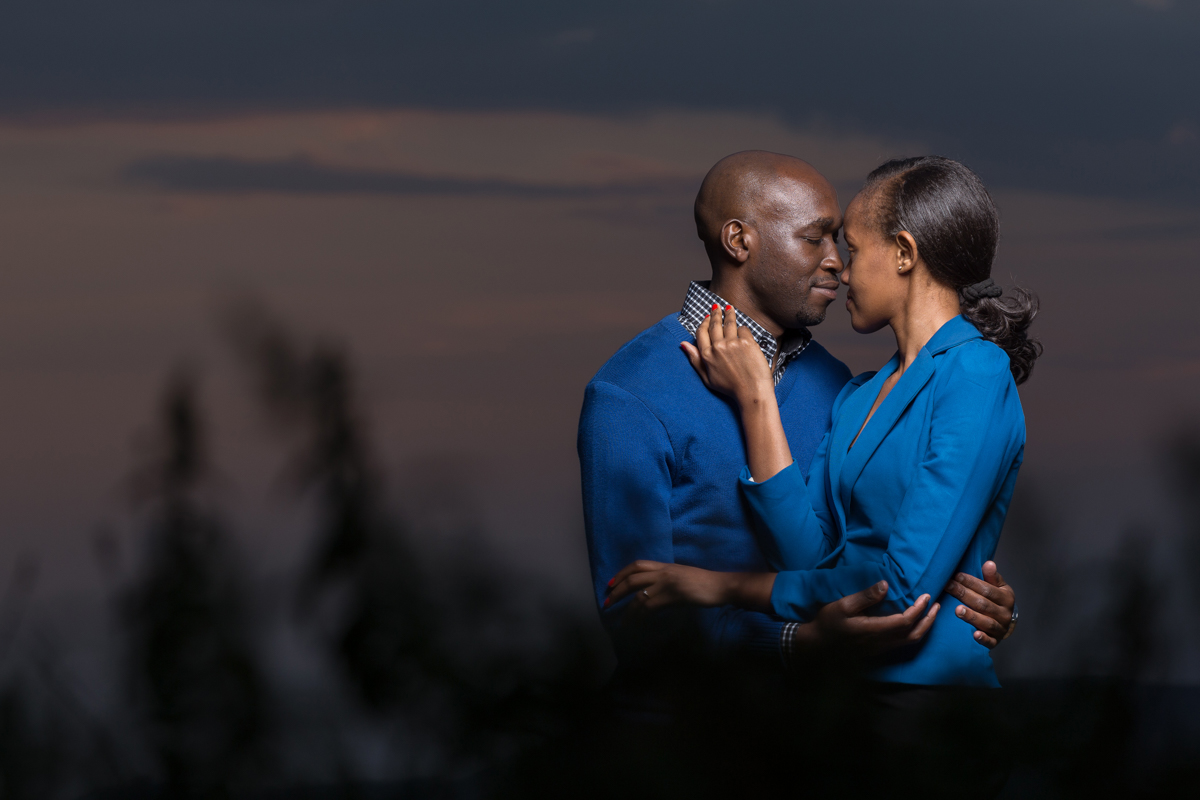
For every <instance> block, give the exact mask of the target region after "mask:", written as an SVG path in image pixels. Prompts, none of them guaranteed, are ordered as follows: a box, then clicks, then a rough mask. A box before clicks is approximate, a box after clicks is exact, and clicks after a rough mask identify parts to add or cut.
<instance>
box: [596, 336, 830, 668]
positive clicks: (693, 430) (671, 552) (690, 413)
mask: <svg viewBox="0 0 1200 800" xmlns="http://www.w3.org/2000/svg"><path fill="white" fill-rule="evenodd" d="M683 341H693V337H692V335H691V334H690V333H688V332H687V329H686V328H684V327H683V325H681V324H680V323H679V320H678V318H677V316H676V315H674V314H672V315H671V316H669V317H666V318H665V319H663V320H662V321H661V322H659V323H658V324H657V325H654V326H653V327H651V328H649V329H647V330H645V331H643V332H642V333H641V334H639V335H638V336H637V337H636V338H634V339H633V340H632V341H631V342H629V343H628V344H626V345H625V346H624V347H622V348H621V349H620V350H619V351H618V352H617V354H616V355H614V356H613V357H612V358H611V359H610V360H609V361H608V363H607V364H605V365H604V366H603V367H602V368H601V369H600V371H599V372H598V373H596V376H595V377H594V378H593V379H592V380H591V382H590V383H589V384H588V386H587V390H586V392H585V395H584V402H583V414H582V417H581V419H580V422H579V442H578V444H579V461H580V467H581V471H582V476H583V509H584V520H585V523H586V529H587V543H588V555H589V558H590V561H591V570H592V583H593V587H594V590H595V597H596V603H597V605H598V606H599V607H600V609H601V615H602V619H603V621H604V623H605V626H606V628H607V629H608V631H609V633H610V635H611V636H612V639H613V643H614V646H615V649H616V653H617V659H618V662H619V665H620V666H621V667H624V668H637V667H639V666H640V667H647V666H649V667H653V665H654V663H655V662H658V663H664V660H669V659H670V657H671V656H672V655H678V652H674V653H672V652H667V650H668V649H670V650H674V651H678V649H679V648H680V646H681V642H683V643H685V644H691V645H694V646H695V652H697V653H700V654H703V655H706V656H709V657H730V656H733V657H739V656H747V655H750V654H753V653H761V654H769V655H771V656H776V655H777V654H778V652H779V634H780V629H781V627H782V624H783V623H782V621H781V620H780V619H779V618H778V617H773V616H768V615H765V614H760V613H756V612H752V611H745V610H743V609H739V608H734V607H732V606H725V607H720V608H695V607H684V606H680V607H676V608H672V609H670V610H669V613H667V610H664V612H659V613H656V614H654V615H649V616H648V617H647V618H646V619H644V620H643V621H642V623H641V624H639V625H638V626H632V625H630V626H622V625H621V614H622V611H623V610H624V607H625V603H618V604H615V605H614V606H613V607H612V608H609V609H604V608H603V603H604V598H605V589H606V588H607V585H608V581H609V579H611V578H612V576H613V575H615V574H616V573H617V572H619V571H620V570H621V568H622V567H624V566H626V565H627V564H629V563H630V562H632V561H636V560H638V559H650V560H654V561H663V562H675V563H677V564H687V565H690V566H696V567H702V568H704V569H710V570H722V571H757V572H763V571H767V570H768V565H767V560H766V558H765V557H764V555H763V552H762V550H761V549H760V547H759V544H758V542H757V540H756V538H755V534H754V532H753V528H752V523H751V517H750V514H749V509H748V508H747V506H746V504H745V502H744V501H743V499H742V498H741V497H740V496H739V493H738V483H737V480H738V474H739V473H740V471H741V469H742V466H743V465H744V464H745V463H746V449H745V442H744V439H743V436H742V431H741V424H740V421H739V417H738V414H737V409H736V406H735V405H734V404H733V402H732V401H730V400H727V399H726V398H723V397H720V396H718V395H716V394H714V393H712V392H710V391H709V390H708V389H707V388H705V386H704V384H703V383H702V382H701V381H700V378H699V377H698V376H697V375H696V373H695V372H694V371H693V370H692V367H691V365H690V364H689V363H688V360H687V357H686V356H685V355H684V354H683V353H682V352H681V351H680V348H679V343H680V342H683ZM849 378H850V371H849V370H848V369H847V368H846V366H845V365H844V364H842V363H841V362H840V361H837V360H836V359H834V358H833V357H832V356H831V355H829V353H828V352H826V350H825V349H824V348H823V347H821V346H820V345H819V344H817V343H816V342H812V343H810V344H809V345H808V347H807V348H806V349H805V351H804V352H803V353H801V354H800V356H798V357H797V358H796V359H795V360H794V361H792V363H791V364H789V365H788V368H787V371H786V372H785V373H784V375H783V378H782V379H781V380H780V382H779V385H778V386H777V387H776V389H775V393H776V396H777V397H778V399H779V406H780V412H781V414H782V416H783V426H784V429H785V430H786V431H787V436H788V442H789V443H790V445H791V448H792V452H793V453H794V454H795V456H796V459H797V461H798V462H799V463H801V464H808V463H809V461H810V460H811V458H812V456H813V454H814V453H815V451H816V448H817V445H818V444H819V443H820V442H821V440H822V438H823V437H824V435H825V432H826V430H827V429H828V427H829V421H830V410H831V408H832V405H833V401H834V399H835V398H836V397H837V395H838V392H839V391H840V390H841V388H842V386H843V385H845V383H846V382H847V381H848V380H849Z"/></svg>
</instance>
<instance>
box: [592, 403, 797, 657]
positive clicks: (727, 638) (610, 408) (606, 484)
mask: <svg viewBox="0 0 1200 800" xmlns="http://www.w3.org/2000/svg"><path fill="white" fill-rule="evenodd" d="M578 449H579V462H580V472H581V477H582V479H583V512H584V525H585V529H586V533H587V545H588V561H589V564H590V567H591V576H592V588H593V595H594V597H595V600H596V605H597V607H598V608H599V610H600V615H601V619H602V621H603V623H604V626H605V628H606V629H607V630H608V632H609V635H610V637H611V638H612V641H613V645H614V648H615V649H616V651H617V657H618V659H620V660H621V661H622V663H625V664H633V663H637V662H642V661H644V660H646V659H657V658H659V657H664V658H666V657H671V658H675V657H679V656H680V655H683V654H685V652H686V653H694V652H695V651H696V650H697V649H698V650H700V651H702V652H703V653H704V654H705V655H708V656H717V657H720V656H730V655H747V654H751V653H760V654H770V655H772V656H777V655H778V653H779V637H780V633H781V630H782V627H783V622H782V621H781V620H779V619H777V618H774V617H771V616H769V615H767V614H762V613H758V612H753V611H746V610H744V609H739V608H735V607H733V606H722V607H718V608H697V607H693V606H679V607H673V608H671V609H665V610H664V611H663V612H662V613H656V614H652V615H646V616H645V617H643V618H642V619H640V620H639V621H638V624H637V625H636V626H633V625H622V624H621V623H622V615H623V612H624V610H625V608H626V606H627V605H628V601H627V600H626V601H622V602H620V603H617V604H615V605H614V606H611V607H609V608H605V607H604V599H605V597H606V596H607V594H606V590H607V588H608V581H609V580H610V579H611V578H612V577H613V576H614V575H616V574H617V573H618V572H620V571H621V569H622V568H623V567H625V566H626V565H627V564H629V563H630V562H632V561H636V560H638V559H648V560H652V561H662V562H674V560H675V554H674V546H673V525H672V522H671V487H672V473H673V471H674V469H675V455H674V450H673V449H672V446H671V441H670V439H669V438H668V436H667V432H666V429H665V428H664V427H663V424H662V422H661V421H660V420H659V419H658V417H656V416H655V415H654V414H653V413H652V412H651V411H650V410H649V409H648V408H647V407H646V406H645V404H644V403H642V401H641V400H639V399H638V398H637V397H635V396H634V395H632V394H630V393H629V392H627V391H625V390H624V389H622V388H620V387H618V386H615V385H613V384H610V383H605V382H602V381H593V382H592V383H590V384H589V385H588V388H587V391H586V393H585V395H584V403H583V413H582V415H581V418H580V423H579V440H578ZM668 651H671V652H668Z"/></svg>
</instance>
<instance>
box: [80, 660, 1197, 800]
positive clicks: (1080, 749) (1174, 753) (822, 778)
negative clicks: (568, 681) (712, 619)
mask: <svg viewBox="0 0 1200 800" xmlns="http://www.w3.org/2000/svg"><path fill="white" fill-rule="evenodd" d="M838 691H839V690H838V689H837V688H836V687H833V688H830V687H827V688H826V689H825V690H824V691H823V692H822V693H821V694H820V695H819V696H815V695H812V694H809V695H807V696H804V697H797V698H793V702H789V703H784V704H775V705H774V706H773V707H771V708H767V707H765V706H759V713H758V714H756V715H754V716H751V715H749V714H746V713H744V708H745V706H743V708H742V709H734V708H730V707H727V706H726V707H722V704H716V706H714V707H713V708H709V709H707V712H706V711H704V710H701V709H699V708H694V709H692V710H691V712H686V713H685V716H686V717H687V718H686V720H685V721H683V722H682V723H680V724H675V725H664V724H660V723H657V722H650V723H646V722H644V721H637V720H630V719H627V718H621V719H615V718H614V717H613V716H612V715H611V714H610V713H608V711H606V710H605V709H604V708H603V707H602V705H598V706H597V707H596V708H594V709H592V710H590V711H588V712H587V713H586V714H585V715H584V717H581V718H580V719H579V724H578V725H577V726H576V727H575V729H574V730H571V731H570V732H562V731H560V732H559V733H558V734H557V735H555V736H553V737H548V738H546V739H544V740H543V741H539V742H527V743H526V746H524V747H521V748H519V749H520V751H521V752H520V753H519V755H515V756H514V757H513V759H512V760H511V761H510V762H508V763H504V764H502V765H499V766H496V765H493V766H492V767H490V768H488V769H485V770H481V771H479V772H476V773H475V774H465V775H458V776H445V777H440V778H432V779H424V780H417V781H407V782H402V783H392V784H362V783H346V784H340V785H336V786H335V785H327V786H287V785H277V786H274V787H270V788H267V787H260V788H258V789H255V790H249V789H247V790H245V791H242V792H231V793H229V794H225V793H224V792H222V793H221V794H222V796H229V797H244V798H247V799H248V800H249V799H250V798H253V800H276V799H277V798H278V799H280V800H281V799H282V798H289V799H290V798H297V799H299V800H303V799H305V798H312V799H313V800H317V799H318V798H320V799H321V800H324V799H325V798H361V800H384V799H385V798H387V799H389V800H390V798H413V799H414V800H424V799H425V798H438V800H441V799H443V798H447V799H449V798H453V799H454V800H460V799H461V800H468V799H470V800H474V799H475V798H492V797H498V798H508V797H584V798H586V797H596V798H611V797H654V798H674V797H680V798H682V797H687V798H705V797H753V796H759V797H777V796H790V797H814V796H817V797H820V796H830V797H845V796H857V795H858V793H859V789H860V788H861V787H862V786H864V785H865V784H864V782H863V781H864V780H866V781H867V783H871V782H872V781H876V780H877V781H878V784H880V785H882V786H884V787H886V786H888V785H894V784H898V783H904V782H906V781H911V782H912V785H915V786H919V787H924V788H923V789H918V790H917V791H916V792H915V793H916V794H918V795H919V796H926V797H929V796H937V795H938V791H937V789H936V788H935V787H936V786H937V780H938V776H937V775H936V774H914V772H915V771H917V770H919V769H920V768H919V767H918V766H917V765H916V764H909V765H907V767H906V766H905V765H892V772H889V773H886V774H877V775H871V773H872V772H876V770H874V769H873V767H874V764H873V763H872V762H871V760H870V757H869V756H868V755H867V754H866V753H865V752H864V751H863V750H864V748H863V737H862V730H861V728H860V727H859V722H860V721H859V720H858V719H856V718H855V715H854V712H853V711H852V710H847V709H848V708H849V706H847V705H846V703H847V702H849V703H851V705H852V703H853V701H852V700H849V699H848V698H847V697H845V696H839V694H838ZM1003 691H1004V703H1003V714H1002V718H1001V719H1000V720H999V721H998V722H995V723H994V725H995V726H998V727H993V728H992V729H990V730H979V729H976V727H977V726H975V727H973V725H972V722H973V719H972V717H971V715H970V712H969V710H968V711H966V712H965V713H963V714H961V715H960V714H957V713H954V712H953V711H948V712H947V713H945V714H944V716H941V717H939V718H938V719H935V720H930V721H929V725H930V729H929V731H928V733H929V734H930V735H931V736H932V737H933V738H938V737H943V736H945V737H948V738H949V740H951V741H952V742H954V743H955V745H954V746H955V747H957V748H959V749H960V750H961V752H962V753H963V756H964V759H967V758H969V757H970V754H971V753H972V752H974V753H976V754H977V755H982V756H984V757H986V758H987V759H990V760H993V761H994V762H995V763H1003V762H1005V761H1009V762H1010V764H1011V770H1010V772H1009V776H1008V779H1007V782H1006V784H1005V785H1004V788H1003V791H1002V792H1001V794H1000V797H1004V798H1074V797H1088V798H1097V797H1099V798H1106V797H1114V798H1116V797H1121V798H1125V797H1134V798H1158V797H1171V798H1177V797H1187V796H1192V795H1193V793H1194V792H1195V787H1196V786H1197V784H1198V782H1200V687H1196V686H1186V687H1164V686H1146V685H1134V684H1130V683H1127V682H1119V681H1109V680H1100V679H1097V680H1054V681H1051V680H1046V681H1012V682H1010V684H1009V685H1008V687H1007V688H1006V689H1004V690H1003ZM762 699H763V697H762V695H761V694H759V693H758V692H757V691H753V692H750V693H748V694H741V695H739V701H738V702H741V703H744V704H745V703H749V704H755V703H757V702H758V701H759V700H762ZM795 713H804V714H805V715H806V716H805V717H796V716H793V714H795ZM935 729H936V730H935ZM981 789H982V787H981ZM884 791H885V792H886V793H887V796H891V797H895V796H897V792H895V791H891V792H888V791H887V790H886V788H885V789H884ZM872 793H874V792H872ZM171 795H172V793H171V792H168V791H167V790H166V789H165V788H164V787H161V786H155V785H153V784H149V783H144V782H143V783H137V784H133V785H130V784H126V785H121V786H111V787H107V788H104V789H100V790H97V791H93V792H91V793H89V794H86V795H85V797H87V798H89V799H94V800H101V799H102V798H103V799H105V800H107V799H108V798H113V799H114V800H115V799H116V798H121V799H122V800H139V799H140V798H147V799H149V798H163V797H168V796H171ZM963 796H969V797H975V796H981V795H979V794H974V793H972V794H968V795H963Z"/></svg>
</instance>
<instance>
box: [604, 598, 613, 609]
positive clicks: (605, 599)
mask: <svg viewBox="0 0 1200 800" xmlns="http://www.w3.org/2000/svg"><path fill="white" fill-rule="evenodd" d="M611 602H612V598H611V597H606V598H604V607H605V608H608V604H609V603H611Z"/></svg>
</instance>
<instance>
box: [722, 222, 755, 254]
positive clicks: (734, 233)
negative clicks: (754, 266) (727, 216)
mask: <svg viewBox="0 0 1200 800" xmlns="http://www.w3.org/2000/svg"><path fill="white" fill-rule="evenodd" d="M753 246H754V229H753V228H751V227H750V226H749V225H747V224H746V223H744V222H742V221H741V220H740V219H731V220H729V222H726V223H725V224H724V225H723V226H722V227H721V247H722V248H724V250H725V253H726V255H728V256H729V257H730V258H732V259H733V260H734V261H736V262H737V263H739V264H745V263H746V261H747V259H749V258H750V249H751V248H752V247H753Z"/></svg>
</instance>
